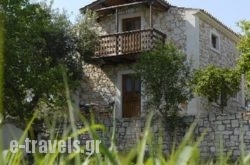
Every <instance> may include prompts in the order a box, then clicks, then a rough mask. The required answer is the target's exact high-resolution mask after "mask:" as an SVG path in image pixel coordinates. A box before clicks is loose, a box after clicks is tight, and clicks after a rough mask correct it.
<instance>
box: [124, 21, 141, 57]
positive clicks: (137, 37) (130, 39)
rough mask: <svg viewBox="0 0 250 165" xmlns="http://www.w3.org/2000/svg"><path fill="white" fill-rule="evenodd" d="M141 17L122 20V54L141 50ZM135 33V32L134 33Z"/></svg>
mask: <svg viewBox="0 0 250 165" xmlns="http://www.w3.org/2000/svg"><path fill="white" fill-rule="evenodd" d="M140 29H141V17H133V18H126V19H123V20H122V32H127V33H124V34H123V35H122V53H125V54H127V53H136V52H138V51H140V50H141V33H140V32H139V31H135V30H140ZM133 31H134V32H133Z"/></svg>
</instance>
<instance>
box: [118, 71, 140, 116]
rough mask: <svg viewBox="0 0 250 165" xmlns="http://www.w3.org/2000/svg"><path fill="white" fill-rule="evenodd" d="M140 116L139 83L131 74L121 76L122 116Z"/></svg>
mask: <svg viewBox="0 0 250 165" xmlns="http://www.w3.org/2000/svg"><path fill="white" fill-rule="evenodd" d="M140 114H141V82H140V79H139V78H137V77H135V76H134V75H133V74H127V75H123V76H122V116H123V117H126V118H128V117H138V116H140Z"/></svg>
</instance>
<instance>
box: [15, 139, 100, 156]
mask: <svg viewBox="0 0 250 165" xmlns="http://www.w3.org/2000/svg"><path fill="white" fill-rule="evenodd" d="M100 144H101V140H87V141H86V142H85V145H83V146H84V148H81V147H80V141H79V140H72V138H70V137H69V138H68V139H67V140H66V141H65V140H40V141H37V140H30V139H29V138H26V139H25V141H24V144H22V145H21V144H18V141H16V140H12V141H10V152H12V153H17V152H18V150H19V149H24V150H25V152H26V153H35V152H39V153H56V152H59V153H85V154H86V155H92V154H94V153H99V145H100ZM36 148H37V149H38V150H37V149H36Z"/></svg>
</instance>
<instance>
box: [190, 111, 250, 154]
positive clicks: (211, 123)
mask: <svg viewBox="0 0 250 165" xmlns="http://www.w3.org/2000/svg"><path fill="white" fill-rule="evenodd" d="M249 121H250V113H249V112H240V113H237V112H236V113H226V114H216V113H209V114H207V115H204V116H201V117H200V118H199V121H198V125H197V129H196V131H195V135H196V137H198V136H199V135H201V134H202V132H206V135H205V137H204V140H203V141H202V142H201V145H200V153H201V156H204V157H210V156H216V155H218V154H219V153H220V151H222V152H223V153H224V154H230V153H232V157H233V158H237V157H239V156H240V155H241V154H242V153H241V147H244V148H242V149H243V150H244V151H245V152H246V153H247V152H250V123H249ZM221 148H222V149H223V150H220V149H221Z"/></svg>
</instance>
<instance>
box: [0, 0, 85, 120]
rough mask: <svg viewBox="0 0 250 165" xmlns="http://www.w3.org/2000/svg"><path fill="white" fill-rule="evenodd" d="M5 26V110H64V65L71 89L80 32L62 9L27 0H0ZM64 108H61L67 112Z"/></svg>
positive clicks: (77, 71)
mask: <svg viewBox="0 0 250 165" xmlns="http://www.w3.org/2000/svg"><path fill="white" fill-rule="evenodd" d="M1 6H2V9H3V15H4V28H5V31H4V33H5V38H4V47H5V52H4V55H5V64H4V68H5V70H4V75H5V78H4V93H5V94H4V109H5V113H4V115H5V116H7V115H11V116H15V117H18V118H19V119H20V120H23V119H29V118H30V117H31V116H32V115H33V112H34V111H35V110H36V109H38V108H40V107H42V108H44V107H46V110H47V112H48V113H50V112H52V113H53V112H54V111H56V110H60V113H63V112H64V111H63V110H66V100H65V92H64V91H65V90H64V84H63V77H62V69H61V68H62V66H63V68H65V69H64V70H65V72H66V74H67V77H68V81H69V85H70V87H71V89H72V90H74V87H75V86H76V85H77V81H78V80H80V79H81V74H82V66H81V65H82V61H81V59H80V55H79V53H78V52H77V50H78V46H79V44H80V41H79V39H78V38H79V36H77V35H76V34H75V33H74V31H73V30H72V28H73V26H72V24H71V23H70V21H69V20H68V18H67V16H66V14H65V13H59V12H57V11H55V10H52V8H51V6H47V5H46V4H44V3H30V2H29V0H15V1H14V0H10V1H1ZM66 112H67V111H65V113H66Z"/></svg>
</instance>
